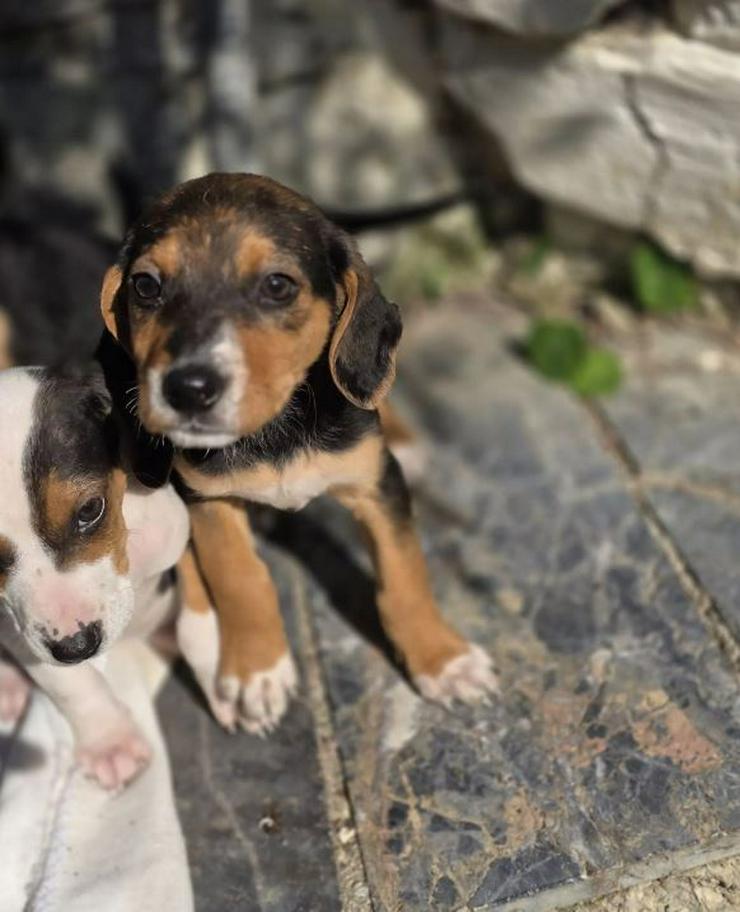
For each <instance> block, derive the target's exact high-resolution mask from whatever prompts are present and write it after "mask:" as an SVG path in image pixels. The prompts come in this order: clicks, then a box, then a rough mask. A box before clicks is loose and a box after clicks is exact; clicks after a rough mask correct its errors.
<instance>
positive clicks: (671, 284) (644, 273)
mask: <svg viewBox="0 0 740 912" xmlns="http://www.w3.org/2000/svg"><path fill="white" fill-rule="evenodd" d="M629 266H630V276H631V279H632V289H633V292H634V295H635V299H636V301H637V303H638V304H639V306H640V307H641V308H642V310H644V311H646V312H647V313H651V314H671V313H677V312H679V311H682V310H694V309H696V307H697V306H698V303H699V292H698V288H697V284H696V279H695V278H694V275H693V273H692V272H691V270H690V269H689V267H688V266H686V265H685V264H684V263H679V262H678V261H677V260H674V259H673V258H671V257H669V256H667V255H666V254H664V253H663V252H662V251H660V250H659V249H658V248H657V247H655V246H654V245H653V244H648V243H646V242H644V241H643V242H641V243H639V244H637V245H636V246H635V248H634V249H633V251H632V253H631V255H630V263H629Z"/></svg>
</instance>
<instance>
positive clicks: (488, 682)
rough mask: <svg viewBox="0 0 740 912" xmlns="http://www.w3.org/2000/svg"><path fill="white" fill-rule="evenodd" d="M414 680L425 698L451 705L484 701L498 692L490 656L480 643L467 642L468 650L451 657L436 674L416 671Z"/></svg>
mask: <svg viewBox="0 0 740 912" xmlns="http://www.w3.org/2000/svg"><path fill="white" fill-rule="evenodd" d="M414 682H415V684H416V686H417V687H418V688H419V692H420V693H421V695H422V696H423V697H425V698H426V699H427V700H433V701H434V702H435V703H441V704H442V705H443V706H447V707H449V706H451V705H452V703H453V701H454V700H459V701H460V702H461V703H478V702H480V701H487V699H488V697H489V695H490V694H497V693H499V686H498V680H497V679H496V675H495V674H494V672H493V663H492V662H491V658H490V656H489V655H488V654H487V653H486V652H484V651H483V650H482V649H481V648H480V646H475V645H474V644H471V645H470V648H469V649H468V651H467V652H464V653H463V654H462V655H459V656H456V657H455V658H454V659H450V661H449V662H447V664H446V665H445V666H444V668H443V669H442V671H441V672H440V673H439V674H438V675H418V676H417V677H416V678H415V679H414Z"/></svg>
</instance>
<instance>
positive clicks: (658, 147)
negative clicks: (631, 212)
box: [622, 74, 670, 230]
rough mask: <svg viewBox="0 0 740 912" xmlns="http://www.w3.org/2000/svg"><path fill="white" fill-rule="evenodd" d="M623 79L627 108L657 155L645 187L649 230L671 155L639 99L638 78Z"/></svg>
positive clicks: (643, 217)
mask: <svg viewBox="0 0 740 912" xmlns="http://www.w3.org/2000/svg"><path fill="white" fill-rule="evenodd" d="M622 81H623V83H624V100H625V103H626V107H627V110H628V111H629V112H630V114H631V115H632V119H633V121H634V122H635V125H636V126H637V128H638V129H639V131H640V133H641V134H642V135H643V137H644V138H645V139H646V140H647V142H648V143H649V144H650V145H651V146H652V148H653V150H654V152H655V156H656V158H655V164H654V165H653V168H652V172H651V174H650V178H649V180H648V182H647V186H646V188H645V201H644V203H643V209H642V215H641V218H640V221H641V223H642V227H643V228H644V229H646V230H649V229H650V228H651V227H652V225H653V221H654V217H655V213H656V211H657V208H658V197H659V194H660V188H661V183H662V181H663V178H664V176H665V174H666V172H667V171H668V168H669V167H670V157H669V155H668V148H667V146H666V144H665V142H664V141H663V139H662V138H661V137H660V136H659V135H658V134H657V133H656V132H655V130H654V128H653V125H652V124H651V123H650V118H649V117H648V116H647V114H646V113H645V111H644V110H643V109H642V106H641V104H640V100H639V91H638V84H637V78H636V77H635V76H633V75H631V74H626V75H624V76H623V77H622Z"/></svg>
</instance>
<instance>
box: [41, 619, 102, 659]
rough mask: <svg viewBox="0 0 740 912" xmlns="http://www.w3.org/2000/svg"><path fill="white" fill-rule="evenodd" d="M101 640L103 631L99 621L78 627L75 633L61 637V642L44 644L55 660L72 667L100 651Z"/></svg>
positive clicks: (53, 641)
mask: <svg viewBox="0 0 740 912" xmlns="http://www.w3.org/2000/svg"><path fill="white" fill-rule="evenodd" d="M102 640H103V629H102V626H101V624H100V621H93V622H92V623H91V624H85V626H84V627H80V629H79V630H78V631H77V633H73V634H72V635H71V636H66V637H63V638H62V639H61V640H49V641H48V643H47V644H46V645H47V646H48V648H49V652H50V653H51V654H52V656H53V657H54V658H55V659H56V660H57V662H64V663H65V664H66V665H74V664H75V662H82V661H83V660H84V659H89V658H90V656H94V655H95V653H96V652H97V651H98V649H100V644H101V642H102Z"/></svg>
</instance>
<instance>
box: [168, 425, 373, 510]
mask: <svg viewBox="0 0 740 912" xmlns="http://www.w3.org/2000/svg"><path fill="white" fill-rule="evenodd" d="M378 446H379V443H378V441H376V440H374V439H372V440H365V441H363V442H362V444H361V445H360V446H358V447H353V448H352V449H351V450H348V451H345V452H343V453H315V452H314V453H303V454H301V455H300V456H298V457H297V458H294V459H292V460H291V461H290V462H288V463H287V464H285V465H283V466H276V465H273V464H270V463H259V464H257V465H255V466H251V467H249V468H245V469H241V470H240V469H235V470H232V471H230V472H228V473H223V474H218V475H208V474H206V473H204V472H202V471H198V470H197V469H195V468H194V467H193V466H180V465H178V470H179V471H180V472H181V474H182V476H183V478H184V479H185V481H186V482H187V484H188V485H189V486H190V487H191V488H193V490H195V491H197V492H198V493H199V494H203V495H206V496H210V497H239V498H242V499H244V500H249V501H253V502H255V503H262V504H268V505H269V506H271V507H276V508H277V509H280V510H300V509H302V508H303V507H305V506H306V504H308V503H309V502H310V501H311V500H313V499H314V498H315V497H319V496H320V495H321V494H324V493H326V492H327V491H330V490H331V489H332V488H336V487H341V486H345V485H355V484H365V483H368V482H371V481H372V479H373V476H374V475H375V474H376V464H377V450H378Z"/></svg>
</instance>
